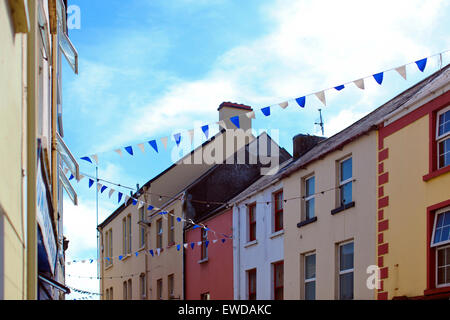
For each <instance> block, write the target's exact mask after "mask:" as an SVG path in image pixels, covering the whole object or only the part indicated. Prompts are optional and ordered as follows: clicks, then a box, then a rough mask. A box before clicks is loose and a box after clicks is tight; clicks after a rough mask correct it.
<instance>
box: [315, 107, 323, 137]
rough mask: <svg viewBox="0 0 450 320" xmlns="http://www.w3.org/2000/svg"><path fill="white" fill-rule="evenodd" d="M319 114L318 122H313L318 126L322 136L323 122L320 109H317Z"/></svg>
mask: <svg viewBox="0 0 450 320" xmlns="http://www.w3.org/2000/svg"><path fill="white" fill-rule="evenodd" d="M319 116H320V118H319V120H318V122H315V123H314V124H315V125H318V126H320V129H321V131H322V136H324V135H325V132H324V123H323V118H322V109H319Z"/></svg>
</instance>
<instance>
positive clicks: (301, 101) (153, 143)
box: [80, 50, 450, 165]
mask: <svg viewBox="0 0 450 320" xmlns="http://www.w3.org/2000/svg"><path fill="white" fill-rule="evenodd" d="M448 51H450V50H447V51H443V52H441V53H438V54H436V55H432V56H430V57H427V58H423V59H421V60H417V61H415V62H411V63H407V64H405V65H402V66H400V67H397V68H392V69H389V70H386V71H383V72H379V73H375V74H373V75H371V76H368V77H364V78H360V79H358V80H354V81H350V82H347V83H344V84H341V85H338V86H335V87H332V88H328V89H324V90H321V91H318V92H315V93H311V94H308V95H304V96H301V97H299V98H296V99H292V100H288V101H285V102H282V103H278V104H276V105H271V106H268V107H264V108H261V109H260V111H261V113H262V115H264V116H265V117H268V116H270V115H271V108H272V107H274V106H279V107H281V108H283V109H286V108H287V107H288V106H289V105H290V103H293V102H295V104H297V105H298V106H300V107H301V108H305V106H306V99H307V97H309V96H316V97H317V98H318V99H319V100H320V101H321V102H322V103H323V105H324V106H326V104H327V102H326V96H325V92H326V91H328V90H337V91H341V90H343V89H345V87H346V86H347V85H348V84H351V83H353V84H354V85H356V86H357V87H358V88H359V89H361V90H364V89H365V80H366V79H367V78H373V79H374V80H375V81H376V82H377V83H378V84H379V85H381V84H382V83H383V79H384V74H385V73H386V72H388V71H391V70H395V71H397V72H398V73H399V74H400V76H402V78H403V79H405V80H406V78H407V76H406V66H407V65H409V64H416V66H417V68H418V69H419V70H420V71H421V72H424V70H425V67H426V65H427V61H428V59H429V58H431V57H433V56H438V57H439V59H440V61H442V54H443V53H446V52H448ZM242 116H245V117H247V118H250V119H255V118H256V112H255V111H251V112H248V113H246V114H244V115H242ZM239 117H240V116H234V117H230V118H228V119H224V120H221V121H218V122H215V123H214V124H207V125H204V126H202V127H201V130H202V131H203V133H204V135H205V137H206V139H209V131H210V126H212V125H219V126H221V127H223V128H227V129H232V128H228V127H227V125H226V123H225V121H226V120H229V121H230V122H231V123H233V125H234V126H235V127H236V128H238V129H239V128H240V120H239V119H240V118H239ZM188 134H189V136H190V139H191V143H192V142H193V137H194V129H192V130H188ZM181 137H182V135H181V133H176V134H174V135H173V139H174V141H175V143H176V145H177V146H178V147H179V146H180V143H181ZM160 141H161V143H162V144H163V146H164V148H165V149H167V144H168V141H169V137H167V136H166V137H163V138H161V139H160ZM146 145H148V146H149V147H151V149H152V150H153V151H155V152H156V153H158V152H159V150H160V148H158V143H157V140H156V139H154V140H150V141H145V142H142V143H139V144H137V145H136V146H132V145H130V146H125V147H122V148H119V149H115V150H114V151H115V152H116V153H117V154H119V155H120V156H122V155H123V153H124V152H126V153H127V154H129V155H131V156H133V155H134V154H135V152H136V149H137V148H139V149H140V150H141V152H142V153H145V146H146ZM98 155H99V154H98V153H96V154H92V155H90V156H84V157H81V158H80V159H81V160H84V161H87V162H89V163H91V164H94V163H95V164H97V165H98V163H99V157H98Z"/></svg>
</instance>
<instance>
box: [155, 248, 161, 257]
mask: <svg viewBox="0 0 450 320" xmlns="http://www.w3.org/2000/svg"><path fill="white" fill-rule="evenodd" d="M156 253H157V254H158V256H159V254H160V253H161V248H158V249H156Z"/></svg>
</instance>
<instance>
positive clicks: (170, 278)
mask: <svg viewBox="0 0 450 320" xmlns="http://www.w3.org/2000/svg"><path fill="white" fill-rule="evenodd" d="M173 288H174V275H173V274H171V275H169V276H168V277H167V291H168V292H167V293H168V297H169V299H173V298H175V293H174V289H173Z"/></svg>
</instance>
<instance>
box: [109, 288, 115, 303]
mask: <svg viewBox="0 0 450 320" xmlns="http://www.w3.org/2000/svg"><path fill="white" fill-rule="evenodd" d="M109 300H114V290H113V287H111V288H110V289H109Z"/></svg>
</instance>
